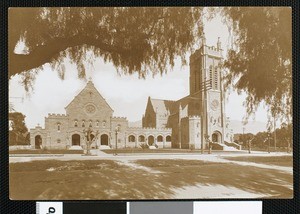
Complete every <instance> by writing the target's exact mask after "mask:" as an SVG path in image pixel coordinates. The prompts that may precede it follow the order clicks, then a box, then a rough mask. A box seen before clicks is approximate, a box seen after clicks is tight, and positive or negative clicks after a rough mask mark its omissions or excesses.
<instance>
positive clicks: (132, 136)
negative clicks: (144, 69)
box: [30, 39, 233, 149]
mask: <svg viewBox="0 0 300 214" xmlns="http://www.w3.org/2000/svg"><path fill="white" fill-rule="evenodd" d="M222 59H223V58H222V49H221V44H220V42H219V41H218V43H217V46H216V47H209V46H207V45H206V44H205V39H203V40H202V46H201V48H200V49H198V50H196V51H195V52H194V53H193V54H192V55H191V56H190V94H189V95H188V96H186V97H183V98H182V99H180V100H177V101H172V100H162V99H153V98H151V97H149V98H148V102H147V106H146V109H145V114H144V115H143V118H142V127H129V126H128V120H127V119H126V118H125V117H114V116H113V109H112V108H111V107H110V106H109V104H108V103H107V102H106V101H105V99H104V98H103V97H102V96H101V94H100V93H99V92H98V91H97V89H96V88H95V86H94V84H93V83H92V82H91V81H89V82H88V83H87V85H86V86H85V88H84V89H83V90H82V91H81V92H80V93H79V94H78V95H77V96H75V98H74V99H73V100H72V101H71V102H70V103H69V105H67V106H66V107H65V110H66V114H64V115H60V114H49V115H48V117H46V118H45V129H42V128H41V127H40V126H37V127H36V128H34V129H31V130H30V132H31V146H32V148H36V149H39V148H49V149H69V148H73V147H81V148H85V140H86V136H85V134H84V130H85V129H87V128H91V129H92V130H93V131H94V133H98V135H97V136H96V140H95V143H94V144H93V145H92V147H94V148H100V149H101V148H114V147H116V146H117V147H118V148H122V147H139V146H140V145H141V144H148V145H149V146H151V145H153V146H154V145H155V146H156V147H159V148H170V147H172V148H182V149H189V148H190V149H191V148H195V149H201V148H203V149H207V148H208V142H209V141H211V142H213V143H216V144H219V145H222V144H224V142H225V141H227V142H232V139H233V136H232V132H231V131H230V130H228V127H229V118H226V116H225V105H224V100H225V98H224V89H223V84H222V78H223V77H222V72H221V62H222ZM117 129H118V131H117V132H116V130H117ZM207 137H208V140H207Z"/></svg>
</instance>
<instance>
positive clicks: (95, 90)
mask: <svg viewBox="0 0 300 214" xmlns="http://www.w3.org/2000/svg"><path fill="white" fill-rule="evenodd" d="M86 89H88V90H92V91H93V92H95V93H96V95H97V96H99V97H100V98H101V99H102V100H103V101H104V102H105V104H106V105H107V106H108V107H109V108H110V109H111V110H112V111H113V109H112V108H111V107H110V105H109V104H108V103H107V102H106V100H105V99H104V98H103V97H102V95H101V94H100V93H99V91H98V90H97V89H96V87H95V85H94V83H93V82H92V81H91V80H89V81H88V82H87V84H86V86H85V87H84V88H83V89H82V90H81V91H80V92H79V93H78V94H77V95H76V96H75V97H74V98H73V99H72V101H71V102H70V103H69V104H68V105H67V106H66V107H65V109H67V108H68V107H69V106H70V105H71V104H72V103H73V102H74V101H75V100H76V97H78V96H79V95H80V94H81V93H83V91H85V90H86Z"/></svg>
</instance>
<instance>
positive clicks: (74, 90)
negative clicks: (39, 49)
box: [9, 18, 267, 128]
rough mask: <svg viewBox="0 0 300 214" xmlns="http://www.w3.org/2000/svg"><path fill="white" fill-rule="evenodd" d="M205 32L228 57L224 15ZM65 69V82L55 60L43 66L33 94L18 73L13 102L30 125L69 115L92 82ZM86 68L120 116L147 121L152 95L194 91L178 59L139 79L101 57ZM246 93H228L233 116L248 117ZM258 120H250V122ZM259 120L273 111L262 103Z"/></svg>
mask: <svg viewBox="0 0 300 214" xmlns="http://www.w3.org/2000/svg"><path fill="white" fill-rule="evenodd" d="M204 31H205V35H206V41H207V44H208V45H210V46H211V45H216V43H217V39H218V37H220V39H221V42H222V48H223V49H224V52H223V56H224V57H226V51H227V47H228V45H229V33H228V30H227V27H226V26H225V25H224V24H222V23H221V21H220V18H215V19H213V20H212V21H211V22H207V23H206V25H205V29H204ZM65 67H66V75H65V80H61V79H60V78H59V77H58V74H57V72H56V71H54V70H52V68H51V67H50V65H49V64H45V65H44V66H43V70H42V71H41V72H39V73H38V74H37V76H36V80H35V83H34V91H33V92H31V93H30V95H29V96H28V95H26V92H25V90H24V87H23V86H22V85H21V84H19V81H20V77H19V76H18V75H16V76H14V77H13V78H12V79H11V80H10V81H9V97H10V102H12V103H13V104H14V108H15V110H16V111H19V112H22V113H23V114H25V115H26V120H25V122H26V125H27V127H28V128H33V127H35V126H36V125H37V124H38V123H39V124H40V125H41V126H42V127H44V117H46V116H47V115H48V113H60V114H62V113H65V109H64V107H65V106H67V105H68V104H69V102H71V100H72V99H73V98H74V97H75V96H76V95H77V94H78V93H79V92H80V91H81V90H82V89H83V88H84V86H85V84H86V80H80V79H78V78H77V70H76V66H74V65H72V64H70V63H68V62H66V63H65ZM86 70H88V71H89V72H88V77H89V76H90V77H92V81H93V82H94V85H95V87H96V88H97V89H98V90H99V92H100V94H101V95H102V96H103V97H104V98H105V99H106V101H107V102H108V104H109V105H110V106H111V107H112V109H114V116H124V117H127V119H128V120H129V121H138V120H141V118H142V115H143V114H144V112H145V107H146V103H147V98H148V96H151V97H153V98H161V99H169V100H177V99H180V98H182V97H184V96H186V95H188V94H189V66H188V65H186V66H181V62H180V60H177V61H176V64H175V68H174V69H173V71H169V72H168V73H167V74H164V75H163V76H161V75H157V76H155V77H154V78H152V75H151V74H150V75H149V76H147V77H146V79H139V78H138V76H137V75H131V76H128V75H122V76H119V75H118V74H117V72H116V69H115V68H114V66H113V65H112V64H111V63H104V61H103V60H102V59H101V58H97V59H96V62H95V63H94V67H91V66H88V67H87V69H86ZM87 79H88V78H87ZM12 97H23V98H24V99H23V100H22V99H18V98H12ZM245 97H246V96H245V95H244V94H242V95H237V93H236V92H234V91H232V92H231V93H230V95H229V96H227V101H226V104H225V112H226V116H227V117H230V119H232V120H240V121H242V120H243V117H244V116H245V114H246V111H245V107H243V102H244V101H245ZM252 120H253V119H252V118H250V120H249V121H252ZM255 120H256V121H261V122H265V123H266V122H267V113H266V111H265V109H264V108H263V107H259V109H258V111H257V112H256V117H255Z"/></svg>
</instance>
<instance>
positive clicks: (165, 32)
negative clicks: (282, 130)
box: [8, 7, 292, 123]
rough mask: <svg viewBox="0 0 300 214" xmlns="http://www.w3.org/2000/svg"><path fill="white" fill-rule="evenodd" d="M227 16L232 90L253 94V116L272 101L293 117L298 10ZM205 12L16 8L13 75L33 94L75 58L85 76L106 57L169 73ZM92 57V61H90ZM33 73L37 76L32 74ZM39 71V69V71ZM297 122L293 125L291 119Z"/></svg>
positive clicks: (132, 67) (134, 68)
mask: <svg viewBox="0 0 300 214" xmlns="http://www.w3.org/2000/svg"><path fill="white" fill-rule="evenodd" d="M208 12H209V14H210V15H211V16H212V17H213V16H214V15H215V14H217V13H221V16H222V17H223V20H224V22H225V23H226V24H227V26H228V27H229V28H230V29H231V30H232V32H233V35H234V37H233V40H234V43H233V46H232V48H231V49H230V50H229V52H228V60H227V61H225V62H224V66H225V68H227V69H228V71H229V72H228V74H227V75H226V76H225V80H226V83H227V85H232V86H233V87H234V88H235V89H237V90H238V92H242V91H245V92H246V94H247V99H246V103H245V105H246V107H247V116H250V115H251V114H253V113H254V112H255V111H256V109H257V107H258V106H259V104H260V103H262V102H263V103H265V104H266V105H267V107H268V110H269V113H270V115H271V116H272V117H276V118H278V117H282V118H283V117H284V116H287V117H288V118H287V120H290V119H291V118H290V117H291V115H292V51H291V49H292V40H291V35H292V34H291V32H292V28H291V26H292V25H291V20H292V19H291V9H290V8H286V7H255V8H254V7H253V8H252V7H224V8H219V9H211V10H208ZM202 17H203V8H200V7H196V8H188V7H184V8H181V7H179V8H168V7H164V8H158V7H157V8H124V7H122V8H85V7H82V8H26V9H25V8H10V10H9V23H8V24H9V29H8V30H9V31H8V33H9V76H10V77H11V76H13V75H15V74H21V75H22V76H23V84H24V85H25V89H27V90H28V87H30V86H31V84H32V80H34V78H35V74H36V73H35V72H37V71H38V70H39V69H40V68H42V66H43V65H44V64H45V63H50V64H51V65H52V66H53V68H55V69H56V70H57V71H58V73H59V76H60V77H61V78H62V79H63V78H64V73H65V68H64V66H63V60H64V59H65V58H66V57H68V58H70V59H71V61H72V62H74V63H75V64H76V65H77V67H78V77H79V78H84V77H85V69H84V62H86V61H88V62H91V63H92V62H93V60H95V59H96V57H103V58H104V60H105V61H107V62H112V63H113V64H114V66H115V67H116V68H118V70H119V72H123V73H126V74H132V73H134V72H138V73H139V75H140V77H145V75H146V73H147V72H150V71H151V72H152V73H153V75H154V74H157V73H163V72H166V70H167V68H168V67H169V66H170V67H173V65H174V59H175V58H176V57H177V56H179V57H180V58H181V59H182V61H183V62H185V54H186V53H187V51H189V50H191V49H192V47H193V45H194V44H196V43H197V42H199V40H200V37H201V35H202V31H203V23H202ZM19 42H24V43H25V46H26V48H25V50H24V52H22V53H17V52H16V47H17V44H18V43H19ZM90 52H92V53H93V54H92V57H91V58H90V57H88V56H89V54H87V53H90ZM29 71H31V72H29ZM34 71H35V72H34ZM288 123H289V122H288Z"/></svg>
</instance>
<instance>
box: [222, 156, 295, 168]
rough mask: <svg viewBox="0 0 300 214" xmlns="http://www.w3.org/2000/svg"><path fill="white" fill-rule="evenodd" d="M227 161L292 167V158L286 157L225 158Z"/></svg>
mask: <svg viewBox="0 0 300 214" xmlns="http://www.w3.org/2000/svg"><path fill="white" fill-rule="evenodd" d="M225 159H227V160H233V161H244V162H255V163H262V164H270V165H277V166H286V167H293V156H291V155H289V156H288V155H286V156H272V157H268V156H264V157H261V156H243V157H225Z"/></svg>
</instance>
